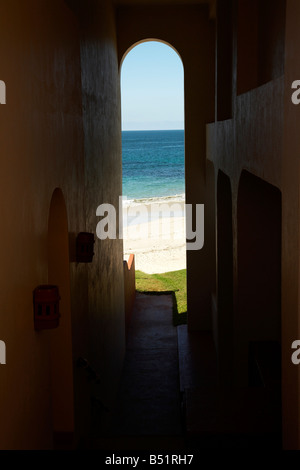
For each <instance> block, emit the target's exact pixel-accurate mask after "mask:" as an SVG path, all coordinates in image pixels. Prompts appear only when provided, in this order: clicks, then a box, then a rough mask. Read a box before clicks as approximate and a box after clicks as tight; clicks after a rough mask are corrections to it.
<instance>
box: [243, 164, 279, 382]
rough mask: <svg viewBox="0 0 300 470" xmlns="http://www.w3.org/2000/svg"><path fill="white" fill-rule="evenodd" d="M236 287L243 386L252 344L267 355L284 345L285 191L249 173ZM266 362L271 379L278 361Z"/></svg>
mask: <svg viewBox="0 0 300 470" xmlns="http://www.w3.org/2000/svg"><path fill="white" fill-rule="evenodd" d="M237 283H238V284H237V292H238V295H237V313H236V316H235V319H234V330H235V347H236V350H235V366H236V379H237V381H238V382H242V383H245V382H249V379H250V377H249V369H248V361H249V347H250V345H251V344H258V342H259V344H260V345H263V344H264V345H265V354H269V353H270V351H271V348H273V345H274V344H278V345H279V346H280V341H281V192H280V190H279V189H278V188H276V187H275V186H273V185H271V184H269V183H268V182H266V181H264V180H262V179H260V178H258V177H257V176H255V175H253V174H251V173H249V172H248V171H245V170H244V171H243V172H242V174H241V177H240V182H239V189H238V201H237ZM279 360H280V358H279ZM265 362H267V364H268V365H267V369H268V370H267V371H266V372H267V373H270V374H271V373H272V370H273V371H274V370H275V369H276V364H275V362H276V357H275V356H274V355H273V356H271V357H270V360H269V361H265ZM277 366H278V367H279V368H280V364H277Z"/></svg>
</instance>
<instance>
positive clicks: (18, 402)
mask: <svg viewBox="0 0 300 470" xmlns="http://www.w3.org/2000/svg"><path fill="white" fill-rule="evenodd" d="M97 3H98V7H99V8H98V9H97V10H96V11H95V10H94V8H93V3H92V2H77V1H76V2H73V1H69V2H64V1H62V0H51V1H50V0H49V1H48V0H45V1H43V2H41V1H39V0H28V1H26V2H24V1H21V0H12V1H11V2H5V4H4V5H1V15H0V60H1V80H3V81H4V82H5V83H6V91H7V95H6V105H1V108H0V142H1V143H0V165H1V171H0V181H1V187H0V207H1V217H2V223H1V226H2V227H3V230H2V231H1V245H2V250H1V255H0V256H1V271H0V278H1V283H2V287H1V294H0V305H1V312H2V314H1V316H0V338H1V340H2V341H5V343H6V347H7V349H6V352H7V357H6V360H7V363H6V365H1V366H0V367H1V368H0V381H1V387H0V401H1V407H0V421H1V427H0V448H2V449H39V448H51V447H52V445H53V431H55V432H58V433H63V434H64V433H71V434H72V433H73V432H75V437H76V438H77V437H78V436H79V435H82V434H84V433H85V432H87V431H88V430H89V425H90V411H91V410H90V407H91V396H92V395H97V396H99V395H100V396H101V398H102V399H103V402H104V403H105V404H109V403H108V401H109V400H108V397H111V396H113V395H114V392H115V390H116V385H117V382H118V378H119V373H120V369H121V366H122V360H123V353H124V344H125V329H124V299H123V293H124V288H123V254H122V241H115V240H110V241H106V240H104V241H100V240H98V239H96V243H95V256H94V260H93V263H91V264H83V263H77V262H76V257H75V240H76V235H77V234H78V232H80V231H85V230H88V231H91V232H93V233H94V234H95V233H96V224H97V222H98V221H99V219H98V218H97V217H96V209H97V206H98V205H99V204H101V203H103V202H106V203H107V202H108V203H113V204H115V205H116V206H117V203H118V196H119V194H121V139H120V129H121V127H120V100H119V71H118V60H117V48H116V34H115V23H114V12H113V9H112V7H111V3H110V1H101V2H97ZM82 8H83V10H82ZM84 11H85V12H86V16H85V15H83V14H80V13H83V12H84ZM89 19H91V20H92V21H91V22H89V21H87V20H89ZM80 53H82V57H80ZM81 87H83V94H82V88H81ZM56 188H60V190H59V194H60V197H59V199H60V202H59V203H57V205H56V204H55V206H56V209H55V208H54V209H53V211H51V218H50V219H49V210H50V202H51V198H52V195H53V193H54V191H55V189H56ZM56 194H57V192H56ZM64 206H65V207H64ZM63 213H64V214H65V216H64V220H62V219H61V214H63ZM56 219H57V223H56ZM48 220H49V223H50V225H49V230H50V231H49V233H48ZM50 220H51V222H50ZM59 227H61V229H60V228H59ZM66 230H67V231H68V232H69V240H66V236H65V235H66V233H67V232H66ZM60 239H62V240H64V242H63V244H60V243H59V240H60ZM51 240H52V241H53V240H54V243H53V246H52V248H51V249H50V250H49V251H48V242H49V241H51ZM56 243H57V246H58V247H59V250H60V253H61V254H62V257H63V260H64V261H62V263H63V264H61V266H63V272H64V273H66V276H64V279H63V280H62V281H60V279H61V275H62V272H59V266H60V260H59V257H60V256H59V255H58V256H57V258H56V259H54V258H55V256H54V255H53V253H54V252H53V247H54V250H55V244H56ZM48 281H50V282H53V283H55V282H57V283H58V284H59V283H60V284H61V292H62V295H63V296H64V299H63V301H62V302H61V307H62V310H61V315H62V318H61V322H62V323H61V325H62V326H63V334H62V335H61V334H60V337H61V338H63V336H64V335H65V336H64V337H65V338H66V341H63V340H62V341H61V340H59V341H56V339H57V338H58V336H57V333H58V331H56V332H55V331H54V330H53V331H51V330H49V331H40V332H36V331H35V330H34V324H33V303H32V293H33V289H34V288H35V287H36V286H37V285H39V284H45V283H47V282H48ZM66 297H68V299H66ZM67 310H68V311H69V313H68V315H69V316H68V321H66V313H67ZM64 312H65V316H64ZM55 333H56V336H55ZM59 333H61V332H59ZM79 357H84V358H87V359H88V360H89V361H90V362H91V363H92V366H94V368H95V370H96V371H97V372H98V373H99V375H100V376H101V380H102V382H101V388H100V389H99V386H94V385H93V383H89V382H88V381H87V377H86V374H85V371H84V370H83V369H80V368H78V367H77V365H76V364H77V359H78V358H79ZM92 358H94V359H93V360H92ZM59 377H62V380H61V382H60V383H59ZM53 391H55V394H54V397H55V396H56V397H57V396H59V401H56V404H55V406H56V408H55V410H56V411H55V413H56V414H55V415H53V411H52V399H51V394H52V393H53ZM60 392H61V394H60ZM72 393H73V394H74V406H73V405H72ZM54 400H55V398H54ZM64 400H65V403H66V402H67V401H68V407H67V408H68V410H67V408H64V405H63V404H64ZM60 407H61V408H60ZM63 409H64V412H65V411H66V413H65V414H64V413H61V412H60V410H63ZM53 418H54V421H53ZM53 423H54V424H53Z"/></svg>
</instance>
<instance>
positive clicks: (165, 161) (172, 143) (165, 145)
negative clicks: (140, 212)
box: [122, 130, 185, 204]
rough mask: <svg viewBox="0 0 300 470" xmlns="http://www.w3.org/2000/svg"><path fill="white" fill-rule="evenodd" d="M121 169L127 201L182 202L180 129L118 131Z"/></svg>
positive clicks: (181, 142) (182, 156)
mask: <svg viewBox="0 0 300 470" xmlns="http://www.w3.org/2000/svg"><path fill="white" fill-rule="evenodd" d="M122 171H123V198H126V199H127V201H128V204H134V203H141V202H145V203H147V202H153V200H154V201H156V200H157V199H159V200H165V199H166V200H169V199H170V198H171V199H172V200H179V201H184V193H185V174H184V130H159V131H152V130H151V131H122ZM141 200H143V201H141Z"/></svg>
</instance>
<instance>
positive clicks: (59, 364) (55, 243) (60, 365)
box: [48, 188, 74, 448]
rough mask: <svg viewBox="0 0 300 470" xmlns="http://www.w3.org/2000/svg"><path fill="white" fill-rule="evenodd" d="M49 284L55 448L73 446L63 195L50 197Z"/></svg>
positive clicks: (67, 263) (72, 406) (66, 224)
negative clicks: (54, 312)
mask: <svg viewBox="0 0 300 470" xmlns="http://www.w3.org/2000/svg"><path fill="white" fill-rule="evenodd" d="M48 283H49V284H54V285H57V286H58V289H59V294H60V298H61V299H60V315H61V316H60V322H59V326H58V327H57V328H56V329H54V330H52V331H49V334H50V344H51V386H52V391H51V392H52V417H53V436H54V447H63V448H65V447H70V446H72V440H73V432H74V397H73V364H72V325H71V301H70V271H69V236H68V219H67V210H66V205H65V200H64V196H63V193H62V191H61V190H60V189H59V188H56V189H55V190H54V192H53V194H52V198H51V203H50V210H49V218H48Z"/></svg>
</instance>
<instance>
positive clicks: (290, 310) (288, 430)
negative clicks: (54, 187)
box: [282, 0, 300, 449]
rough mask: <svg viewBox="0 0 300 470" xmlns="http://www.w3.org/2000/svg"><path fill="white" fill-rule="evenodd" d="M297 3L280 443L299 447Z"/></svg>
mask: <svg viewBox="0 0 300 470" xmlns="http://www.w3.org/2000/svg"><path fill="white" fill-rule="evenodd" d="M299 21H300V4H299V2H297V0H287V2H286V37H285V87H284V117H285V122H284V139H283V164H282V360H283V368H282V374H283V377H282V387H283V388H282V393H283V397H282V398H283V439H284V440H283V443H284V446H285V448H288V449H299V448H300V403H299V390H300V373H299V372H300V370H299V366H296V365H294V364H292V362H291V351H292V350H291V349H290V348H291V344H292V342H293V341H294V340H295V339H299V338H300V323H299V318H300V316H299V315H300V312H299V220H300V213H299V158H300V147H299V128H300V109H299V106H295V105H293V104H292V102H291V91H293V90H291V84H292V82H293V81H294V80H299V77H300V60H299V44H300V31H299Z"/></svg>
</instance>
